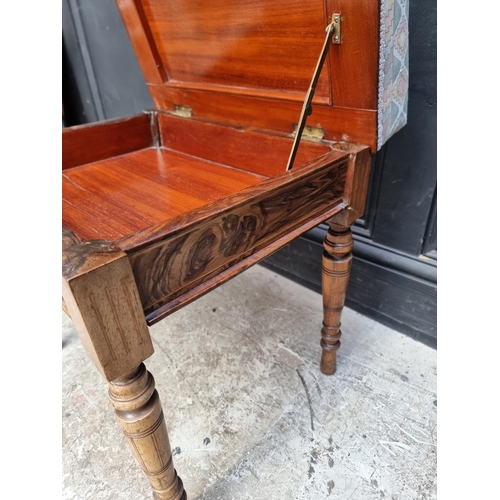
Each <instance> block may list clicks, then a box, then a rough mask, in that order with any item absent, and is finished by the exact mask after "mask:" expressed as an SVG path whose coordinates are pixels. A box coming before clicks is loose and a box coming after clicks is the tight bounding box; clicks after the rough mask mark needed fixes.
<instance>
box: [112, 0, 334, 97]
mask: <svg viewBox="0 0 500 500" xmlns="http://www.w3.org/2000/svg"><path fill="white" fill-rule="evenodd" d="M128 3H129V4H130V3H131V2H130V1H129V2H128ZM135 3H136V4H140V5H142V6H143V10H144V13H145V19H141V21H142V23H141V24H142V27H143V29H144V26H145V24H144V21H146V23H147V26H149V30H150V32H151V34H152V39H153V40H151V39H146V38H145V37H139V36H138V33H140V32H138V33H136V32H135V31H132V32H131V40H132V43H133V44H134V47H135V48H136V50H138V54H140V56H139V58H140V59H143V58H144V55H145V48H144V47H145V46H147V45H149V46H150V47H154V52H156V53H158V54H159V61H158V60H156V63H157V64H158V63H160V67H162V68H164V71H165V73H166V74H167V75H168V80H169V82H168V83H167V85H170V84H171V82H176V83H177V84H178V85H179V84H180V85H182V87H183V88H190V87H191V86H193V85H194V86H197V85H201V86H202V87H203V88H210V89H213V90H219V91H222V92H226V91H227V90H228V89H229V90H231V89H236V88H237V89H239V92H240V93H246V92H248V91H250V92H257V93H260V94H264V95H267V92H268V91H271V92H273V91H274V92H276V91H279V92H280V93H281V94H297V93H298V94H300V93H302V92H304V91H306V90H307V87H308V85H309V82H310V79H311V74H312V72H313V71H314V67H315V64H316V59H317V57H318V53H319V51H320V50H321V46H322V38H323V37H324V28H325V26H326V24H328V23H327V22H326V24H325V21H326V20H325V6H324V3H323V1H322V0H310V1H309V2H303V1H301V0H289V1H288V2H287V4H286V6H285V5H284V4H283V3H281V2H264V1H259V2H255V1H251V2H249V1H244V2H238V3H237V4H236V3H232V2H216V3H213V2H198V1H196V0H171V1H169V2H168V3H166V2H164V1H162V0H143V1H140V2H135ZM120 4H123V2H120ZM125 24H126V25H128V26H129V29H130V21H129V20H126V21H125ZM136 27H137V23H135V24H134V25H133V28H132V29H134V30H135V29H136ZM180 82H182V83H180ZM148 83H152V82H150V81H148ZM330 87H331V83H330V81H329V75H328V72H326V71H325V72H324V73H323V75H322V77H321V79H320V81H319V83H318V87H317V90H316V95H317V96H318V98H320V97H323V100H324V99H325V98H326V99H329V97H330ZM233 91H234V90H233ZM299 99H300V97H299Z"/></svg>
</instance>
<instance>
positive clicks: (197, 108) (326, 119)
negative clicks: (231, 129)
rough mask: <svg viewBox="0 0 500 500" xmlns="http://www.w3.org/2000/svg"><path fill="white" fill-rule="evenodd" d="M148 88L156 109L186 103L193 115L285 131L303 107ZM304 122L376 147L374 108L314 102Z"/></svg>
mask: <svg viewBox="0 0 500 500" xmlns="http://www.w3.org/2000/svg"><path fill="white" fill-rule="evenodd" d="M149 92H150V93H151V97H152V98H153V102H154V103H155V106H156V107H157V108H159V109H163V110H169V111H174V107H175V105H176V104H177V105H185V106H190V107H191V108H192V110H193V117H194V118H203V119H206V120H208V121H213V122H218V123H225V124H228V125H231V126H235V127H249V128H250V127H251V128H255V129H267V130H274V131H280V132H284V133H286V134H291V133H292V132H293V130H294V125H296V124H297V122H298V120H299V117H300V111H301V109H302V104H301V103H300V102H287V101H283V100H277V99H264V98H260V97H248V96H245V95H233V94H220V93H215V92H207V91H202V90H189V89H187V90H184V89H177V88H167V87H164V86H160V85H149ZM304 96H305V92H304ZM307 125H309V126H312V127H319V128H322V129H323V130H324V133H325V139H327V140H331V141H345V142H355V143H360V144H366V145H367V146H370V148H371V150H372V151H373V152H375V151H376V144H377V112H376V111H373V110H366V109H351V108H337V107H333V108H329V107H324V106H319V105H315V106H314V109H313V114H312V115H311V116H310V117H309V118H308V119H307Z"/></svg>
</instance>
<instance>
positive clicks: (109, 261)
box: [63, 231, 186, 500]
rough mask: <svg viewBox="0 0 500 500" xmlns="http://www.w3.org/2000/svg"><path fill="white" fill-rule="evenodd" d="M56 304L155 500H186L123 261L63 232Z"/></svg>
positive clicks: (102, 246)
mask: <svg viewBox="0 0 500 500" xmlns="http://www.w3.org/2000/svg"><path fill="white" fill-rule="evenodd" d="M63 298H64V307H65V308H66V309H67V311H68V313H69V314H70V316H71V318H72V320H73V322H74V324H75V326H76V329H77V331H78V334H79V336H80V339H81V340H82V343H83V345H84V347H85V349H86V351H87V353H88V355H89V356H90V358H91V359H92V361H93V362H94V363H95V365H96V367H97V368H98V369H99V371H100V372H101V373H102V375H103V377H104V378H105V379H106V381H107V382H108V385H109V397H110V399H111V403H112V404H113V406H114V408H115V412H116V416H117V418H118V421H119V422H120V425H121V427H122V430H123V432H124V433H125V436H126V438H127V440H128V442H129V444H130V446H131V447H132V450H133V452H134V454H135V456H136V458H137V460H138V461H139V463H140V465H141V467H142V469H143V470H144V472H145V473H146V475H147V476H148V478H149V481H150V482H151V486H152V487H153V493H154V497H155V498H156V499H157V500H186V493H185V492H184V487H183V485H182V481H181V480H180V478H179V477H178V476H177V473H176V471H175V469H174V465H173V463H172V453H171V451H170V442H169V439H168V434H167V427H166V425H165V419H164V417H163V411H162V409H161V404H160V398H159V397H158V392H157V391H156V389H155V383H154V379H153V376H152V375H151V374H150V373H149V372H148V371H147V370H146V367H145V366H144V364H143V361H144V360H145V359H147V358H149V356H151V354H153V352H154V350H153V343H152V341H151V336H150V334H149V330H148V326H147V324H146V319H145V317H144V313H143V309H142V305H141V301H140V297H139V292H138V290H137V286H136V283H135V279H134V275H133V272H132V267H131V265H130V262H129V259H128V257H127V255H126V254H125V253H124V252H122V251H121V250H120V249H118V248H117V247H115V246H114V245H112V244H108V243H106V242H103V241H96V242H89V243H84V242H81V241H79V239H78V238H76V237H75V235H73V234H72V233H70V232H69V231H64V232H63Z"/></svg>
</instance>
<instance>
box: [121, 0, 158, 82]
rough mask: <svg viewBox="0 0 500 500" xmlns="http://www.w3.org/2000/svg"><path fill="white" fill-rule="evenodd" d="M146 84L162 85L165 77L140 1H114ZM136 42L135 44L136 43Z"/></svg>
mask: <svg viewBox="0 0 500 500" xmlns="http://www.w3.org/2000/svg"><path fill="white" fill-rule="evenodd" d="M116 3H117V5H118V8H119V10H120V14H121V15H122V19H123V22H124V23H125V26H127V27H128V30H129V36H130V39H131V41H132V44H133V46H134V49H135V53H136V55H137V59H138V61H139V64H140V66H141V69H142V73H143V74H144V77H145V78H146V81H147V82H151V83H157V84H162V83H164V82H166V81H167V75H166V73H165V69H164V67H163V64H162V62H161V58H160V55H159V53H158V49H157V48H156V45H155V43H154V39H153V35H152V33H151V29H150V27H149V25H148V22H147V19H146V16H145V13H144V8H143V6H142V1H141V0H116ZM136 40H137V42H136Z"/></svg>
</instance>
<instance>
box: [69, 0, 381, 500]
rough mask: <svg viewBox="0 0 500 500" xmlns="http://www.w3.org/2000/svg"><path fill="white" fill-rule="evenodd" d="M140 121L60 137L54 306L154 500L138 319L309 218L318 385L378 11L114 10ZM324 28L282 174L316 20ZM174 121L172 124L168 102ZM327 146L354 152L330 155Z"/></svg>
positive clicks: (373, 100)
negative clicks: (319, 242) (138, 97)
mask: <svg viewBox="0 0 500 500" xmlns="http://www.w3.org/2000/svg"><path fill="white" fill-rule="evenodd" d="M117 3H118V5H119V7H120V11H121V14H122V17H123V19H124V22H125V25H126V28H127V29H128V31H129V34H130V37H131V40H132V44H133V46H134V48H135V50H136V54H137V56H138V59H139V63H140V64H141V67H142V69H143V73H144V75H145V78H146V81H147V83H148V86H149V89H150V92H151V95H152V97H153V101H154V103H155V106H156V108H157V110H158V113H157V112H156V111H155V112H151V113H149V114H144V115H140V116H137V117H131V118H129V119H125V120H119V121H115V122H111V123H105V124H97V125H89V126H84V127H79V128H73V129H66V130H65V131H64V132H63V170H64V171H63V180H62V188H63V223H64V225H65V226H66V228H67V229H66V230H65V231H64V232H63V295H64V296H63V304H64V305H63V307H65V308H66V309H67V310H68V312H69V313H70V315H71V317H72V319H73V321H74V322H75V325H76V327H77V330H78V332H79V334H80V336H81V338H82V341H83V343H84V345H85V347H86V349H87V352H88V353H89V356H90V357H91V359H92V360H93V361H94V363H95V364H96V366H97V367H98V368H99V370H100V371H101V373H102V374H103V376H104V377H105V378H106V380H107V381H108V383H109V386H110V398H111V401H112V404H113V406H114V407H115V409H116V414H117V417H118V420H119V422H120V425H121V426H122V429H123V430H124V432H125V435H126V437H127V439H128V441H129V443H130V445H131V446H132V449H133V451H134V453H135V455H136V457H137V459H138V460H139V463H140V464H141V466H142V468H143V469H144V471H145V472H146V474H147V475H148V477H149V479H150V481H151V484H152V486H153V490H154V492H155V498H157V499H158V500H185V498H186V496H185V492H184V489H183V485H182V481H180V479H179V478H178V477H177V474H176V472H175V469H174V467H173V463H172V454H171V450H170V444H169V440H168V435H167V430H166V426H165V421H164V417H163V413H162V410H161V406H160V402H159V398H158V394H157V392H156V390H155V388H154V381H153V378H152V376H151V375H150V374H149V373H148V372H147V371H146V369H145V367H144V365H143V364H142V361H144V359H146V358H147V357H148V356H150V355H151V353H152V350H153V347H152V343H151V339H150V337H149V332H148V330H147V325H146V318H145V314H146V315H147V320H148V322H149V323H154V322H155V321H158V320H159V319H161V318H163V317H165V316H166V315H168V314H170V313H171V312H173V311H175V310H177V309H179V308H180V307H183V306H184V305H186V304H187V303H189V302H190V301H192V300H194V299H195V298H197V297H200V296H201V295H203V294H204V293H206V292H208V291H209V290H212V289H213V288H215V287H216V286H218V285H220V284H221V283H223V282H225V281H226V280H228V279H230V278H231V277H232V276H235V275H236V274H238V273H240V272H242V271H243V270H244V269H246V268H248V267H249V266H251V265H253V264H254V263H255V262H257V261H258V260H260V259H262V258H264V257H266V256H267V255H269V254H270V253H272V252H274V251H275V250H277V249H278V248H280V247H281V246H283V245H285V244H286V243H288V242H289V241H291V240H292V239H293V238H295V237H297V236H299V235H300V234H302V233H303V232H305V231H307V230H308V229H311V228H312V227H314V226H315V225H317V224H318V223H320V222H322V221H323V220H325V219H327V218H328V220H329V224H330V230H329V232H328V235H327V237H326V239H325V253H324V256H323V278H324V282H323V298H324V306H325V307H324V324H323V325H324V326H323V329H322V341H321V345H322V351H323V356H322V361H321V369H322V371H323V372H324V373H333V372H334V371H335V360H336V350H337V349H338V347H339V346H340V340H339V339H340V335H341V332H340V315H341V311H342V307H343V305H344V300H345V291H346V288H347V280H348V277H349V270H350V266H351V260H352V257H351V255H350V251H351V248H352V238H351V235H350V231H349V229H348V226H349V225H350V224H351V223H352V222H353V220H354V219H355V218H356V217H358V216H359V215H361V214H362V212H363V210H364V203H365V197H366V192H367V189H368V179H369V165H370V152H369V150H368V147H370V148H371V149H372V150H373V151H374V150H375V147H376V130H377V121H376V117H377V81H378V74H377V69H378V47H379V44H378V23H379V11H378V8H379V2H378V0H311V1H309V2H303V1H302V0H289V1H287V2H279V1H278V2H270V1H268V0H252V1H247V0H245V1H242V2H237V3H235V2H233V3H231V2H200V1H198V0H172V1H169V2H164V1H162V0H117ZM333 12H340V13H341V15H342V31H343V36H342V44H341V45H336V46H332V47H331V50H330V54H329V57H328V59H327V61H326V64H325V66H324V69H323V73H322V75H321V77H320V79H319V83H318V87H317V90H316V93H315V97H314V112H313V114H312V115H311V116H310V117H309V120H308V123H307V124H308V125H309V126H312V127H318V128H321V129H323V131H324V135H325V138H326V141H323V142H322V143H319V144H312V143H306V142H303V143H302V144H301V147H300V149H299V153H298V157H297V160H296V162H295V167H294V169H293V170H292V171H290V172H285V171H284V169H285V165H286V162H287V159H288V155H289V152H290V148H291V144H292V139H291V135H292V132H293V129H294V125H295V124H296V123H297V121H298V119H299V116H300V111H301V107H302V100H303V96H304V95H305V93H306V91H307V89H308V86H309V82H310V79H311V76H312V73H313V69H314V67H315V64H316V61H317V58H318V55H319V51H320V48H321V44H322V40H323V38H324V30H325V27H326V25H327V24H328V23H329V22H330V19H331V14H332V13H333ZM179 105H180V106H188V107H190V108H191V112H192V117H191V118H189V119H188V118H180V117H178V116H173V115H172V112H173V111H174V110H175V107H176V106H179ZM332 141H341V142H344V143H345V142H351V143H360V144H366V145H367V146H360V145H359V144H333V142H332Z"/></svg>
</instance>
